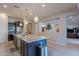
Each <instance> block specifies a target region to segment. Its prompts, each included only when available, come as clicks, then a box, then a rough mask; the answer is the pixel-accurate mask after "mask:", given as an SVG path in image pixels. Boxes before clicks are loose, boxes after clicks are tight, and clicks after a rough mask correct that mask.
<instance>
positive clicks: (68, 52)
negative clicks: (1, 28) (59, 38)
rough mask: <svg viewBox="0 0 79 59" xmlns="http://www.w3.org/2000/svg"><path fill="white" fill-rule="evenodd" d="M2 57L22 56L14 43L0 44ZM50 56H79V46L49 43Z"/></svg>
mask: <svg viewBox="0 0 79 59" xmlns="http://www.w3.org/2000/svg"><path fill="white" fill-rule="evenodd" d="M0 56H20V55H19V53H18V51H17V50H16V49H15V46H14V44H13V42H12V41H10V42H5V43H0ZM48 56H79V44H67V45H58V44H55V43H53V42H52V43H50V42H48Z"/></svg>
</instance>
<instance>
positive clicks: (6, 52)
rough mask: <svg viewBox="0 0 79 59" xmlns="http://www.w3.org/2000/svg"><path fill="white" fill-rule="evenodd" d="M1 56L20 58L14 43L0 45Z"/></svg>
mask: <svg viewBox="0 0 79 59" xmlns="http://www.w3.org/2000/svg"><path fill="white" fill-rule="evenodd" d="M0 56H19V53H18V51H17V50H16V49H15V46H14V45H13V42H12V41H10V42H5V43H0Z"/></svg>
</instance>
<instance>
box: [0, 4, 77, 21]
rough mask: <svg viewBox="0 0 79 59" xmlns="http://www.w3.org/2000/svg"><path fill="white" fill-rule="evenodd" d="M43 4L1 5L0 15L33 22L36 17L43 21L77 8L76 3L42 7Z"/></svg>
mask: <svg viewBox="0 0 79 59" xmlns="http://www.w3.org/2000/svg"><path fill="white" fill-rule="evenodd" d="M42 4H43V3H0V13H5V14H7V15H8V16H11V17H15V18H27V19H29V20H33V17H34V16H38V17H39V18H40V19H42V18H45V17H49V16H52V15H54V14H57V13H59V12H62V11H66V10H69V9H76V8H77V4H76V3H44V4H45V5H46V6H45V7H42ZM3 5H7V8H4V7H3ZM29 13H32V15H29Z"/></svg>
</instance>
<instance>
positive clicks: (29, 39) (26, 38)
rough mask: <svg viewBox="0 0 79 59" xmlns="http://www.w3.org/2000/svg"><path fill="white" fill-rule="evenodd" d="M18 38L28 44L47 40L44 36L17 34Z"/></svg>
mask: <svg viewBox="0 0 79 59" xmlns="http://www.w3.org/2000/svg"><path fill="white" fill-rule="evenodd" d="M16 37H17V38H19V39H21V40H24V41H26V42H33V41H37V40H42V39H46V38H45V37H44V36H38V35H26V36H24V35H21V34H17V35H16Z"/></svg>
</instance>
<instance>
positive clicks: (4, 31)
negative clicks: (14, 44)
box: [0, 14, 8, 43]
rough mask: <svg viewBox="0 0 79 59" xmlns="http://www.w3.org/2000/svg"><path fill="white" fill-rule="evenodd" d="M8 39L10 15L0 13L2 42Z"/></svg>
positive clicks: (0, 41) (0, 39)
mask: <svg viewBox="0 0 79 59" xmlns="http://www.w3.org/2000/svg"><path fill="white" fill-rule="evenodd" d="M7 40H8V17H7V16H5V15H3V14H0V43H2V42H5V41H7Z"/></svg>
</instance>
